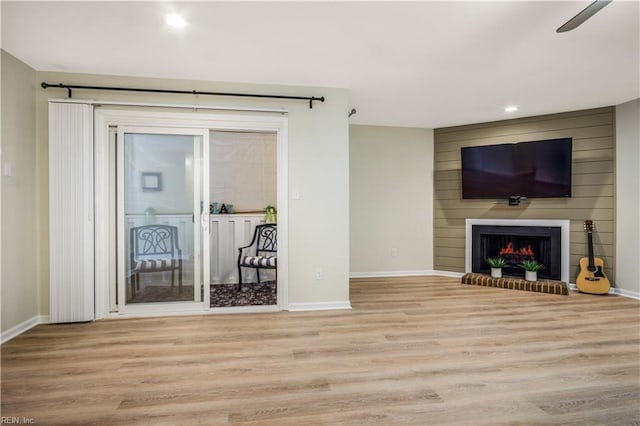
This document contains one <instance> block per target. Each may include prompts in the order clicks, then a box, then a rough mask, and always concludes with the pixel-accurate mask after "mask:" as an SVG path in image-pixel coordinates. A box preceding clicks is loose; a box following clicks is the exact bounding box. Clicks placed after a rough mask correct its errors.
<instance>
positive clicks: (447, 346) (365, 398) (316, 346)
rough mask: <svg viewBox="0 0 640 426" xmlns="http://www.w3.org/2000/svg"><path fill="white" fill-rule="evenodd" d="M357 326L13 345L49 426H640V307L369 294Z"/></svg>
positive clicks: (12, 387) (7, 355)
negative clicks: (194, 425) (236, 425)
mask: <svg viewBox="0 0 640 426" xmlns="http://www.w3.org/2000/svg"><path fill="white" fill-rule="evenodd" d="M351 301H352V305H353V309H352V310H351V311H323V312H299V313H288V312H280V313H263V314H232V315H204V316H190V317H173V318H150V319H149V318H147V319H128V320H108V321H99V322H94V323H86V324H69V325H40V326H37V327H35V328H34V329H32V330H30V331H28V332H27V333H24V334H22V335H21V336H18V337H16V338H15V339H13V340H11V341H9V342H7V343H6V344H4V345H2V348H1V349H2V395H1V397H2V416H17V417H20V418H22V417H26V418H29V419H33V421H34V422H37V423H38V424H64V425H75V424H95V425H108V424H124V425H134V424H149V425H163V424H167V425H169V424H171V425H174V424H185V425H188V424H203V425H225V424H275V425H289V424H291V425H314V424H324V425H336V424H348V425H364V424H389V425H442V424H451V425H485V424H486V425H500V424H513V425H516V424H527V425H537V424H545V425H546V424H552V425H553V424H558V425H560V424H562V425H599V424H603V425H604V424H607V425H627V424H635V425H637V424H640V408H639V407H640V382H639V380H640V365H639V364H640V353H639V350H640V321H639V320H640V301H637V300H632V299H628V298H622V297H616V296H589V295H584V294H578V293H571V294H570V295H569V296H560V295H549V294H540V293H528V292H522V291H515V290H506V289H497V288H485V287H476V286H469V285H462V284H460V283H459V280H458V279H453V278H440V277H416V278H397V279H371V280H368V279H359V280H353V281H352V286H351Z"/></svg>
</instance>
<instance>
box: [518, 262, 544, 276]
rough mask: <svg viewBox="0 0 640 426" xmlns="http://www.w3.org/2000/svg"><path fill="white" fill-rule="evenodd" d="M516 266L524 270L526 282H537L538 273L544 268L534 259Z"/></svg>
mask: <svg viewBox="0 0 640 426" xmlns="http://www.w3.org/2000/svg"><path fill="white" fill-rule="evenodd" d="M518 266H519V267H521V268H522V269H524V279H525V280H527V281H538V271H539V270H540V269H542V268H544V265H543V264H542V263H540V262H538V261H537V260H535V259H531V260H523V261H522V262H520V263H519V264H518Z"/></svg>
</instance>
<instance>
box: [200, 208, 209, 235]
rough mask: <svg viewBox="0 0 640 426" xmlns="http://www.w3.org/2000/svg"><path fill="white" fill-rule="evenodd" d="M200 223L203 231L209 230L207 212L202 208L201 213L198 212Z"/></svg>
mask: <svg viewBox="0 0 640 426" xmlns="http://www.w3.org/2000/svg"><path fill="white" fill-rule="evenodd" d="M200 225H201V226H202V230H203V231H204V232H208V231H209V212H207V211H204V210H203V211H202V213H200Z"/></svg>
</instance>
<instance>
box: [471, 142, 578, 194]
mask: <svg viewBox="0 0 640 426" xmlns="http://www.w3.org/2000/svg"><path fill="white" fill-rule="evenodd" d="M571 145H572V138H562V139H549V140H544V141H533V142H518V143H511V144H501V145H486V146H472V147H465V148H462V149H461V155H462V198H464V199H473V198H509V197H526V198H553V197H571Z"/></svg>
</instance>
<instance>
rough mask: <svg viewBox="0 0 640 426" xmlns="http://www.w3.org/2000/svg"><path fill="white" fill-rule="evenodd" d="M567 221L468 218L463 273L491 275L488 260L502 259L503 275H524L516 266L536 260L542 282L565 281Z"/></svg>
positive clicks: (566, 275)
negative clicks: (493, 258)
mask: <svg viewBox="0 0 640 426" xmlns="http://www.w3.org/2000/svg"><path fill="white" fill-rule="evenodd" d="M568 251H569V221H548V220H520V219H514V220H503V219H500V220H493V219H467V247H466V256H467V258H466V262H465V263H466V268H465V269H466V271H467V272H478V273H486V274H488V273H489V272H490V269H491V268H490V266H489V265H488V264H487V258H489V257H502V258H503V259H505V261H506V264H505V267H504V268H503V273H504V274H505V275H510V276H516V277H517V276H524V270H523V269H522V268H520V267H518V266H517V265H518V263H520V262H522V261H523V260H530V259H535V260H537V261H538V262H540V263H542V264H543V265H544V269H542V270H541V271H539V272H538V276H539V277H540V278H543V279H552V280H562V281H565V282H568V257H569V256H568Z"/></svg>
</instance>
